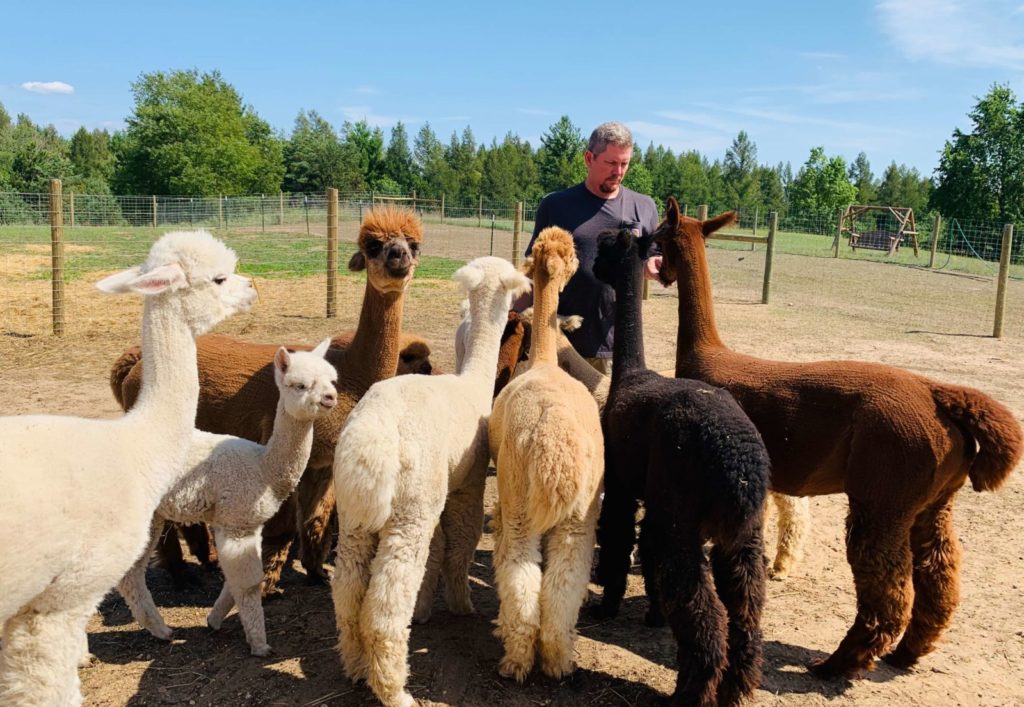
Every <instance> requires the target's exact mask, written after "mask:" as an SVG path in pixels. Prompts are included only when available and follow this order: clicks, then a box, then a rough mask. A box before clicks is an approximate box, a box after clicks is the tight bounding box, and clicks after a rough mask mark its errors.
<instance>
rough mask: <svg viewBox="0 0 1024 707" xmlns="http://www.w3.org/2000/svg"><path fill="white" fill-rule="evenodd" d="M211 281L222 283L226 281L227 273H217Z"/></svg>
mask: <svg viewBox="0 0 1024 707" xmlns="http://www.w3.org/2000/svg"><path fill="white" fill-rule="evenodd" d="M213 281H214V282H215V283H216V284H218V285H223V284H224V283H225V282H227V281H228V278H227V275H218V276H217V277H215V278H213Z"/></svg>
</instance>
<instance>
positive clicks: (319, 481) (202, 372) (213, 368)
mask: <svg viewBox="0 0 1024 707" xmlns="http://www.w3.org/2000/svg"><path fill="white" fill-rule="evenodd" d="M422 237H423V226H422V224H421V222H420V220H419V218H417V216H416V215H415V214H414V213H413V212H411V211H408V210H405V209H395V208H387V207H385V208H382V209H376V210H374V211H370V212H368V213H367V214H366V215H365V216H364V219H363V224H362V226H360V229H359V240H358V247H359V249H358V250H357V251H356V252H355V254H353V256H352V258H351V260H350V261H349V264H348V266H349V269H350V270H352V271H359V270H363V269H365V270H366V271H367V278H366V290H365V294H364V296H363V307H362V311H361V313H360V317H359V324H358V326H357V328H356V332H355V335H354V336H353V338H352V340H351V343H350V344H349V346H348V348H347V349H331V350H329V351H328V353H327V356H326V358H327V360H328V361H329V362H330V363H331V364H332V365H333V366H334V367H335V368H336V369H337V370H338V385H337V390H338V404H337V405H336V406H335V408H334V409H333V410H332V411H331V413H330V414H328V415H324V416H321V417H320V418H318V419H317V420H316V422H315V424H314V439H313V450H312V453H311V454H310V457H309V464H308V465H307V467H306V471H305V472H304V473H303V475H302V479H301V481H299V485H298V488H297V489H296V491H295V493H293V494H292V496H291V497H290V498H289V499H288V500H287V501H285V502H284V503H283V504H282V505H281V508H280V510H279V511H278V513H277V515H275V516H274V517H273V518H272V519H270V521H268V522H267V524H266V525H265V526H264V529H263V551H264V560H265V561H266V562H267V577H266V581H265V584H264V589H263V591H264V594H267V593H269V592H272V591H274V590H275V588H276V585H277V582H278V580H279V579H280V576H281V570H282V569H283V568H284V564H285V561H286V560H287V557H288V550H289V548H290V547H291V543H292V541H293V540H294V538H295V535H296V530H298V534H299V539H300V546H299V556H300V559H301V561H302V564H303V567H305V570H306V574H307V577H308V578H309V579H310V581H326V572H325V571H324V568H323V562H324V560H325V559H326V556H327V552H328V549H329V548H328V545H329V542H330V537H329V536H328V533H327V529H328V527H329V523H327V522H326V520H325V519H327V518H329V517H330V512H329V508H327V511H326V512H325V508H326V507H327V506H329V505H333V504H332V503H331V501H332V499H333V497H332V496H330V494H329V493H328V492H329V490H330V487H331V479H332V475H333V471H332V464H333V461H334V446H335V443H336V442H337V439H338V434H339V432H340V431H341V427H342V425H343V424H344V422H345V420H346V419H347V418H348V414H349V412H350V411H351V410H352V408H353V407H355V404H356V403H357V402H358V401H359V399H360V398H361V397H362V396H363V393H365V392H366V391H367V389H369V387H370V386H371V385H373V384H374V383H376V382H377V381H379V380H384V379H385V378H391V377H392V376H394V374H395V371H396V369H397V367H398V363H399V346H400V330H401V322H402V308H403V304H404V294H405V288H406V286H407V285H408V284H409V281H410V280H411V279H412V276H413V273H414V271H415V269H416V265H417V264H418V262H419V245H420V241H421V240H422ZM279 346H280V345H279V344H253V343H247V342H242V341H238V340H236V339H232V338H230V337H226V336H206V337H200V339H199V340H198V341H197V349H198V364H199V382H200V395H199V408H198V410H197V412H196V427H197V428H199V429H201V430H205V431H207V432H213V433H219V434H231V435H235V436H236V437H242V438H245V439H250V440H253V441H254V442H259V443H261V444H266V442H267V440H268V439H270V434H271V432H272V430H273V423H274V415H275V411H276V407H277V386H276V384H275V383H274V376H273V360H274V354H275V353H276V352H277V349H278V347H279ZM118 368H119V367H118V365H117V364H115V370H116V369H118ZM116 395H117V388H116V387H115V396H116ZM124 400H125V402H126V403H128V405H127V406H126V407H130V404H131V403H132V402H134V401H133V400H131V399H129V398H127V397H125V398H124ZM325 496H328V498H325Z"/></svg>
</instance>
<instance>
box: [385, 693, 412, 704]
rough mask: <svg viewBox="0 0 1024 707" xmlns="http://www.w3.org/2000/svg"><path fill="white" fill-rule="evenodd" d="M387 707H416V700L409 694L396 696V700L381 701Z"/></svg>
mask: <svg viewBox="0 0 1024 707" xmlns="http://www.w3.org/2000/svg"><path fill="white" fill-rule="evenodd" d="M381 702H382V703H384V704H385V705H386V707H416V700H415V699H413V696H412V695H410V694H409V693H408V692H402V693H400V694H398V695H395V697H394V699H390V700H381Z"/></svg>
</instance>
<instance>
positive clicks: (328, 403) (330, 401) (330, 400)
mask: <svg viewBox="0 0 1024 707" xmlns="http://www.w3.org/2000/svg"><path fill="white" fill-rule="evenodd" d="M320 404H321V405H323V406H324V407H325V408H328V409H330V408H332V407H334V406H335V405H337V404H338V396H337V394H336V393H324V395H323V397H322V398H321V399H320Z"/></svg>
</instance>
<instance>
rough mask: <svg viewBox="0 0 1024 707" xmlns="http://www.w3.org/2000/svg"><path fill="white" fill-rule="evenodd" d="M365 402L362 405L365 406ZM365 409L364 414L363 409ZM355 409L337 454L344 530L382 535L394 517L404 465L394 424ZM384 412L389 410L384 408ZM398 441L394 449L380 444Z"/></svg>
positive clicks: (337, 491) (336, 486) (340, 516)
mask: <svg viewBox="0 0 1024 707" xmlns="http://www.w3.org/2000/svg"><path fill="white" fill-rule="evenodd" d="M366 400H367V399H366V398H363V402H366ZM361 407H362V410H361V409H360V408H361ZM374 407H375V408H377V409H371V408H370V407H363V406H360V405H356V407H355V409H353V410H352V413H351V415H350V416H349V419H348V422H347V423H346V424H345V426H344V427H343V428H342V430H341V435H340V436H339V437H338V445H337V447H335V450H334V495H335V501H336V503H337V508H338V522H339V524H340V525H341V527H342V528H345V527H350V528H360V529H362V530H366V531H369V532H371V533H376V532H379V531H380V529H381V528H383V527H384V524H385V523H386V522H387V521H388V518H390V517H391V507H392V504H393V502H394V498H395V492H396V490H397V488H398V479H399V475H400V474H401V462H400V460H399V450H398V449H397V448H396V447H397V440H400V439H401V435H400V434H399V430H398V429H397V428H396V427H395V424H394V420H390V419H388V417H387V416H386V415H381V414H379V413H378V410H379V409H380V408H381V406H379V405H378V406H374ZM384 407H385V408H386V407H387V406H384ZM388 439H390V440H395V445H389V444H381V440H388Z"/></svg>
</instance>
